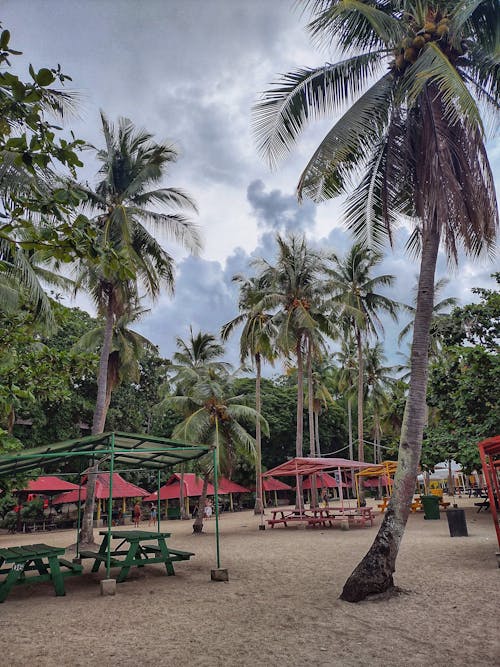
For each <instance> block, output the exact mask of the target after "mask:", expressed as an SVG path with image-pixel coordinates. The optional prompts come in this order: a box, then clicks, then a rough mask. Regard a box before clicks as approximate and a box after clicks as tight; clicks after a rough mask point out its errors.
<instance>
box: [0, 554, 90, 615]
mask: <svg viewBox="0 0 500 667" xmlns="http://www.w3.org/2000/svg"><path fill="white" fill-rule="evenodd" d="M64 552H65V549H64V547H50V546H48V545H47V544H30V545H26V546H21V547H6V548H3V549H0V575H6V576H5V578H4V579H3V580H2V581H1V582H0V602H4V601H5V598H6V597H7V595H8V594H9V592H10V589H11V588H12V586H13V585H14V584H26V583H29V584H31V583H33V582H35V581H51V582H52V583H53V584H54V589H55V591H56V595H65V594H66V592H65V590H64V577H67V576H72V575H78V574H81V573H82V569H83V568H82V566H81V565H77V564H76V563H72V562H70V561H67V560H65V559H64V558H60V556H63V555H64ZM4 565H11V567H7V568H4V567H3V566H4ZM61 568H64V570H62V569H61ZM27 572H38V574H36V575H31V576H29V577H27V576H26V573H27Z"/></svg>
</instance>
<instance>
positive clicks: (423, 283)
mask: <svg viewBox="0 0 500 667" xmlns="http://www.w3.org/2000/svg"><path fill="white" fill-rule="evenodd" d="M422 236H423V238H422V259H421V264H420V278H419V284H418V301H417V308H416V313H415V323H414V329H413V343H412V349H411V376H410V390H409V394H408V400H407V403H406V407H405V414H404V418H403V425H402V429H401V440H400V445H399V456H398V468H397V471H396V476H395V479H394V490H393V494H392V497H391V500H390V501H389V505H388V507H387V511H386V513H385V516H384V520H383V522H382V525H381V526H380V529H379V531H378V533H377V536H376V538H375V541H374V542H373V544H372V546H371V547H370V549H369V551H368V553H367V554H366V556H365V557H364V558H363V560H362V561H361V563H359V565H358V566H357V567H356V568H355V570H354V571H353V573H352V574H351V576H350V577H349V579H348V580H347V581H346V583H345V585H344V589H343V591H342V594H341V596H340V597H341V599H342V600H347V601H348V602H358V601H360V600H363V599H364V598H366V597H367V596H368V595H371V594H376V593H383V592H385V591H389V590H391V589H394V580H393V576H392V575H393V573H394V571H395V564H396V557H397V554H398V551H399V546H400V544H401V539H402V537H403V533H404V529H405V526H406V522H407V520H408V515H409V513H410V505H411V500H412V498H413V493H414V491H415V484H416V480H417V472H418V464H419V462H420V453H421V450H422V437H423V431H424V425H425V416H426V402H425V399H426V392H427V376H428V356H429V331H430V325H431V320H432V308H433V303H434V274H435V270H436V260H437V253H438V249H439V231H438V228H437V223H436V221H435V220H434V224H433V225H432V226H431V227H430V228H424V231H423V234H422Z"/></svg>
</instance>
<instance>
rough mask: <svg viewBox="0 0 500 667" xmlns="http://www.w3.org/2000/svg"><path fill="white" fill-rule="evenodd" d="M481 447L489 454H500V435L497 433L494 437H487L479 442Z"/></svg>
mask: <svg viewBox="0 0 500 667" xmlns="http://www.w3.org/2000/svg"><path fill="white" fill-rule="evenodd" d="M478 447H479V449H481V450H482V451H483V452H484V453H485V454H487V455H489V456H495V455H499V456H500V435H495V436H493V437H492V438H487V439H486V440H483V441H482V442H480V443H478Z"/></svg>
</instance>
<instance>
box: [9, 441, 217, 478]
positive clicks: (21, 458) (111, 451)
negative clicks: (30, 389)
mask: <svg viewBox="0 0 500 667" xmlns="http://www.w3.org/2000/svg"><path fill="white" fill-rule="evenodd" d="M211 449H212V448H211V447H210V446H209V445H192V444H187V443H184V442H176V441H174V440H168V439H167V438H159V437H155V436H151V435H139V434H135V433H119V432H108V433H100V434H98V435H89V436H86V437H84V438H78V439H77V440H66V441H64V442H56V443H55V444H52V445H44V446H42V447H36V448H34V449H23V450H21V451H19V452H14V453H12V454H3V455H1V456H0V477H9V476H10V477H11V476H13V475H16V474H19V473H27V472H29V471H30V470H35V469H37V468H43V467H44V466H46V465H48V464H49V463H50V464H51V465H54V464H55V465H61V464H62V463H66V462H68V461H70V460H71V459H72V458H74V457H85V458H87V459H88V458H96V459H101V458H104V457H105V458H106V459H109V458H110V457H111V456H112V455H114V460H115V464H116V463H119V464H122V465H129V466H130V465H133V466H136V467H140V468H151V469H156V470H157V469H163V468H165V467H167V466H172V465H175V464H177V463H183V462H184V461H189V460H191V459H197V458H200V457H201V456H203V455H204V454H206V453H207V452H209V451H211Z"/></svg>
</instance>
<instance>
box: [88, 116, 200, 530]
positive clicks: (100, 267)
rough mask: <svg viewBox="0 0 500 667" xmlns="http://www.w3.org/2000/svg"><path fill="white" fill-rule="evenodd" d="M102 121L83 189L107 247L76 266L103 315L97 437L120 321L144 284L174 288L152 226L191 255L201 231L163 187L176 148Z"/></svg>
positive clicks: (182, 198) (181, 197)
mask: <svg viewBox="0 0 500 667" xmlns="http://www.w3.org/2000/svg"><path fill="white" fill-rule="evenodd" d="M101 121H102V129H103V134H104V140H105V144H106V147H105V148H104V149H101V150H97V149H96V156H97V159H98V160H99V162H100V163H101V167H100V169H99V172H98V178H99V181H98V183H97V186H96V188H95V189H94V190H92V189H90V188H89V187H88V186H86V185H79V186H78V187H79V191H80V192H81V193H82V194H84V195H85V197H86V199H87V202H86V203H87V208H88V209H89V210H90V211H91V213H94V214H95V217H94V218H93V220H92V222H93V224H94V227H95V232H96V245H97V246H98V247H100V249H101V252H100V253H99V254H98V256H97V257H83V258H80V259H79V260H78V261H77V263H76V266H75V273H76V289H80V288H84V289H86V290H87V291H88V292H89V294H90V295H91V296H92V298H93V300H94V302H95V304H96V307H97V310H98V312H99V314H100V315H102V316H103V317H104V319H105V328H104V337H103V344H102V348H101V353H100V358H99V371H98V377H97V400H96V407H95V411H94V418H93V423H92V433H93V434H95V433H102V432H103V430H104V425H105V419H106V400H107V380H108V362H109V358H110V354H111V346H112V339H113V330H114V327H115V325H116V322H117V320H118V319H119V318H120V317H122V316H124V315H125V313H126V312H127V309H128V308H129V306H130V304H133V303H135V301H136V300H137V297H138V295H139V289H140V288H141V287H142V288H143V289H144V290H145V291H146V293H147V294H148V296H149V297H151V298H153V299H154V298H155V297H157V296H158V295H159V293H160V289H161V287H162V286H163V287H164V288H165V289H166V290H167V291H168V292H172V291H173V285H174V261H173V258H172V256H171V255H170V254H169V253H168V252H167V251H166V250H165V249H164V248H163V247H162V245H161V244H160V242H159V241H158V240H157V239H156V238H155V237H154V236H153V235H152V233H151V232H150V231H149V230H150V229H151V228H155V229H157V230H158V232H159V233H160V234H162V235H163V236H164V237H166V238H167V239H172V240H174V241H175V242H176V243H179V244H180V245H181V246H182V247H184V248H186V249H188V250H190V251H191V252H197V251H198V249H199V247H200V241H199V237H198V233H197V230H196V228H195V227H194V226H193V225H192V223H191V222H190V221H189V220H188V219H187V218H186V217H185V216H184V215H183V214H181V213H179V212H177V211H179V210H182V209H188V210H191V211H195V210H196V207H195V204H194V203H193V201H192V200H191V199H190V198H189V196H188V195H187V194H186V193H184V192H183V191H182V190H179V189H175V188H165V187H158V186H159V184H160V181H161V180H162V179H163V177H164V176H165V174H166V169H167V167H168V165H169V164H170V163H172V162H175V160H176V159H177V152H176V150H175V148H174V147H173V146H171V145H167V144H162V143H160V144H159V143H156V142H154V141H153V137H152V135H151V134H149V133H148V132H145V131H142V130H136V128H134V126H133V124H132V123H131V122H130V121H129V120H127V119H124V118H122V119H120V121H119V123H118V127H115V126H113V124H111V123H110V122H109V121H108V120H107V119H106V117H105V116H104V114H103V113H101ZM153 206H159V207H161V208H163V210H164V212H158V211H157V210H153V208H151V207H153ZM172 209H173V212H172ZM94 478H95V476H94V474H91V475H90V476H89V482H88V489H87V500H86V504H85V514H84V519H83V530H82V541H83V542H93V531H92V516H93V509H94V507H93V506H94V493H93V482H94Z"/></svg>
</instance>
